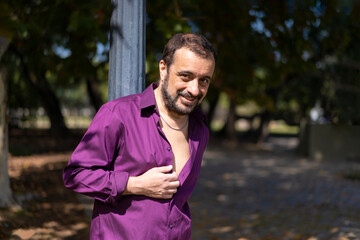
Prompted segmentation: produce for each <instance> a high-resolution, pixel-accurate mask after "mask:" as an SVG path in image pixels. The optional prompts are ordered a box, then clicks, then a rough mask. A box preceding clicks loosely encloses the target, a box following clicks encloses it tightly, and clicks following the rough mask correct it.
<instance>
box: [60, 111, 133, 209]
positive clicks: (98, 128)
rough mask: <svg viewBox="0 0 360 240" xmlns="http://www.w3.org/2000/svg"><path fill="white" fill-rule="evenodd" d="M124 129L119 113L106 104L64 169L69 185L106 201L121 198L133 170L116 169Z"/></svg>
mask: <svg viewBox="0 0 360 240" xmlns="http://www.w3.org/2000/svg"><path fill="white" fill-rule="evenodd" d="M123 132H124V125H123V123H122V122H121V121H120V119H119V117H116V116H115V114H114V112H113V111H112V110H111V109H110V108H108V107H106V106H105V105H104V106H103V107H102V108H101V109H100V110H99V111H98V113H97V114H96V115H95V117H94V119H93V121H92V123H91V124H90V126H89V129H88V130H87V132H86V133H85V135H84V137H83V138H82V140H81V142H80V143H79V145H78V146H77V148H76V149H75V151H74V152H73V154H72V156H71V158H70V161H69V163H68V165H67V166H66V167H65V169H64V172H63V180H64V185H65V187H67V188H69V189H71V190H73V191H75V192H78V193H82V194H85V195H87V196H90V197H92V198H94V199H97V200H100V201H103V202H106V203H112V202H113V201H115V200H117V199H118V198H120V197H121V195H122V193H123V191H124V190H125V188H126V185H127V181H128V178H129V173H127V172H122V171H113V170H112V169H113V161H114V159H115V158H116V155H115V154H117V152H118V150H119V147H120V145H121V140H122V137H121V136H122V134H123Z"/></svg>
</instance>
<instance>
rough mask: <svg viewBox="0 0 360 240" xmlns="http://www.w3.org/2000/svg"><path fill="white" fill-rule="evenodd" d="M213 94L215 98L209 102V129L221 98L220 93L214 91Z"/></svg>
mask: <svg viewBox="0 0 360 240" xmlns="http://www.w3.org/2000/svg"><path fill="white" fill-rule="evenodd" d="M212 94H213V97H212V98H211V99H210V100H209V111H208V113H207V119H208V122H207V124H208V127H210V125H211V122H212V120H213V118H214V115H215V109H216V106H217V103H218V101H219V97H220V92H219V91H216V92H215V91H214V92H212Z"/></svg>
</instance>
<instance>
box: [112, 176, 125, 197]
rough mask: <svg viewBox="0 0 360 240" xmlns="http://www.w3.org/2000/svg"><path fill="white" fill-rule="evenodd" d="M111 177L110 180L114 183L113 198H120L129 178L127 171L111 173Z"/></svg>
mask: <svg viewBox="0 0 360 240" xmlns="http://www.w3.org/2000/svg"><path fill="white" fill-rule="evenodd" d="M112 177H113V179H112V182H113V183H114V188H113V190H112V191H113V194H112V195H113V196H114V197H115V198H120V197H121V196H122V193H123V192H124V191H125V189H126V185H127V182H128V180H129V173H127V172H114V174H113V175H112Z"/></svg>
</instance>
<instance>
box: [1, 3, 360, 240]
mask: <svg viewBox="0 0 360 240" xmlns="http://www.w3.org/2000/svg"><path fill="white" fill-rule="evenodd" d="M112 11H113V8H112V5H111V2H110V1H95V0H91V1H73V0H62V1H61V0H58V1H49V0H27V1H24V0H13V1H2V2H1V3H0V24H1V25H0V37H1V38H0V40H1V41H0V53H1V59H0V64H1V65H0V67H1V75H0V80H1V85H0V96H1V99H0V100H1V103H0V104H1V105H0V107H1V109H0V110H1V111H0V112H1V120H0V126H1V147H3V148H1V149H2V150H1V154H0V155H1V157H2V159H1V165H0V166H1V171H0V183H1V184H0V187H1V189H0V190H1V193H0V197H1V200H0V203H1V205H2V207H1V209H0V239H3V238H5V239H7V238H10V239H84V238H85V239H86V238H87V234H88V228H89V216H88V215H87V214H88V213H87V211H86V209H87V207H88V204H87V203H86V200H84V199H79V197H78V196H77V195H76V194H73V193H71V192H70V191H68V190H66V189H64V188H63V186H62V182H61V170H62V168H63V167H64V166H65V164H66V161H67V160H68V158H69V156H70V154H71V151H72V150H73V149H74V148H75V147H76V145H77V143H78V142H79V140H80V139H81V136H82V135H83V133H84V131H85V130H86V128H87V127H88V125H89V124H90V122H91V119H92V117H93V116H94V114H95V113H96V111H97V110H98V109H99V107H100V106H101V105H102V104H103V103H105V102H106V101H107V99H108V72H109V50H110V32H111V28H110V18H111V14H112ZM359 14H360V2H359V1H352V0H345V1H340V0H329V1H320V0H305V1H298V0H279V1H265V0H263V1H261V0H241V1H227V0H226V1H203V0H197V1H194V0H182V1H181V0H173V1H164V0H157V1H153V0H148V1H146V18H145V24H146V86H147V85H149V84H150V83H151V82H154V81H157V80H158V68H157V64H158V61H159V60H160V59H161V54H162V48H163V46H164V44H165V43H166V42H167V40H168V39H169V38H170V37H171V36H172V35H173V34H174V33H177V32H199V33H201V34H203V35H205V36H206V37H207V38H208V39H209V40H210V41H211V42H212V43H213V44H214V45H215V47H216V49H217V51H218V59H217V65H216V72H215V75H214V79H213V80H212V83H211V87H210V89H209V92H208V95H207V97H206V100H205V102H204V103H203V104H202V108H203V110H204V111H205V113H206V114H207V117H208V124H209V128H210V130H211V139H210V143H209V146H208V149H207V152H206V153H205V156H204V166H203V170H202V174H201V176H200V179H199V186H198V187H197V189H195V192H194V194H193V197H192V200H191V202H190V203H191V205H192V212H193V218H194V224H193V227H194V230H193V232H194V234H193V236H194V239H242V238H243V239H360V227H359V226H360V219H359V217H358V216H360V215H359V213H360V197H359V195H360V194H359V193H357V192H356V190H357V189H358V188H359V183H358V182H357V180H359V179H360V167H359V165H358V164H359V161H360V147H359V146H360V127H359V124H360V111H359V106H360V76H359V73H360V45H359V40H360V21H359ZM134 64H136V63H134ZM5 115H6V117H4V118H3V116H5ZM7 139H8V141H7ZM279 164H280V167H279ZM304 174H305V175H304ZM280 175H281V176H283V178H279V176H280ZM270 183H272V184H270ZM297 184H298V185H297ZM299 185H301V186H299ZM279 188H281V189H282V190H283V192H281V193H280V192H278V191H277V190H279ZM294 189H296V190H297V192H296V193H295V190H294ZM344 189H345V190H344ZM8 190H11V191H8ZM285 190H286V191H285ZM337 191H339V192H337ZM295 196H296V197H295ZM84 201H85V203H84ZM241 202H243V203H241ZM313 209H315V210H313ZM319 209H320V210H319ZM274 211H275V212H277V213H278V215H276V213H274ZM351 237H352V238H351Z"/></svg>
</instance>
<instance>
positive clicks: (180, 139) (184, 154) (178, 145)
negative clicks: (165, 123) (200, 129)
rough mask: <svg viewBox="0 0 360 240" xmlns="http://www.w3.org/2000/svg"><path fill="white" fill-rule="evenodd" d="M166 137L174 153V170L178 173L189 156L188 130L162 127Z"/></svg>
mask: <svg viewBox="0 0 360 240" xmlns="http://www.w3.org/2000/svg"><path fill="white" fill-rule="evenodd" d="M163 131H164V133H165V135H166V138H167V139H168V141H169V142H170V145H171V148H172V151H173V155H174V162H173V166H174V171H175V172H176V173H177V174H178V175H179V174H180V172H181V170H182V169H183V168H184V166H185V164H186V162H187V161H188V160H189V158H190V150H189V141H188V130H187V128H186V129H184V130H182V131H174V130H172V129H169V128H166V127H164V128H163Z"/></svg>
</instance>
